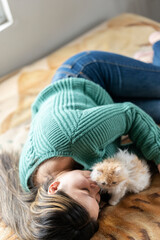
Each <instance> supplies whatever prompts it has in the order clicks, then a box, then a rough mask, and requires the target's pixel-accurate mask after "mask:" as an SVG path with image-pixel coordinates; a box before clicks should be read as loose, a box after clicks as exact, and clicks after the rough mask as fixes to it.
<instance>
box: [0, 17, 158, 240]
mask: <svg viewBox="0 0 160 240" xmlns="http://www.w3.org/2000/svg"><path fill="white" fill-rule="evenodd" d="M155 30H160V24H159V23H157V22H155V21H152V20H150V19H147V18H144V17H141V16H137V15H134V14H123V15H121V16H118V17H116V18H114V19H111V20H110V21H106V22H104V23H102V24H101V25H100V26H98V27H96V28H95V29H93V30H91V31H90V32H88V33H87V34H85V35H83V36H81V37H80V38H78V39H76V40H75V41H73V42H71V43H69V44H67V45H66V46H64V47H62V48H60V49H59V50H57V51H55V52H53V53H52V54H51V55H49V56H47V57H45V58H43V59H40V60H39V61H37V62H35V63H33V64H31V65H30V66H26V67H24V68H22V69H20V70H19V71H17V72H16V73H13V74H11V75H10V76H5V77H3V78H2V79H0V80H2V81H0V93H1V94H0V114H1V118H0V148H1V149H2V148H3V149H7V150H8V149H12V150H18V151H20V150H21V147H22V146H23V143H24V141H25V139H26V136H27V133H28V123H29V122H30V116H31V112H30V106H31V104H32V102H33V101H34V99H35V97H36V96H37V94H38V93H39V91H41V90H42V89H43V88H44V87H45V86H46V85H47V84H49V83H50V81H51V78H52V76H53V74H54V72H55V71H56V69H57V67H58V66H59V65H60V64H61V63H62V62H63V61H64V60H66V59H67V58H68V57H70V56H71V55H73V54H75V53H78V52H80V51H84V50H93V49H94V50H102V51H110V52H115V53H119V54H123V55H126V56H130V57H132V56H133V55H134V53H135V52H136V51H137V50H139V49H140V48H142V49H144V50H145V49H149V48H151V46H150V44H149V42H148V36H149V35H150V34H151V33H152V32H154V31H155ZM8 89H10V90H9V93H8V91H7V90H8ZM159 206H160V175H154V176H153V181H152V185H151V187H150V188H149V189H148V190H146V191H144V192H142V193H140V194H130V195H128V196H126V197H125V198H124V199H123V200H122V201H121V202H120V203H119V204H118V205H117V206H108V205H105V206H104V207H103V209H102V211H101V213H100V218H99V224H100V228H99V231H98V232H97V233H96V234H95V236H94V237H93V238H92V239H93V240H104V239H108V240H159V239H160V208H159ZM16 239H18V238H17V236H16V235H15V233H14V232H13V231H12V230H11V229H10V228H9V227H7V226H6V225H5V224H4V223H3V221H0V240H16Z"/></svg>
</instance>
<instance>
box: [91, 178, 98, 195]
mask: <svg viewBox="0 0 160 240" xmlns="http://www.w3.org/2000/svg"><path fill="white" fill-rule="evenodd" d="M90 188H91V193H92V194H95V195H96V194H97V193H98V192H99V191H100V187H99V186H98V185H97V183H96V182H93V181H91V183H90Z"/></svg>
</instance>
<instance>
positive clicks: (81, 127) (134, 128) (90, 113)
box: [72, 102, 160, 164]
mask: <svg viewBox="0 0 160 240" xmlns="http://www.w3.org/2000/svg"><path fill="white" fill-rule="evenodd" d="M126 134H128V135H129V137H130V139H131V140H132V141H133V143H134V144H135V146H136V148H137V149H138V150H140V151H141V152H142V154H143V156H144V157H145V159H146V160H153V161H154V162H155V163H156V164H159V163H160V128H159V127H158V126H157V125H156V123H155V122H154V121H153V119H152V118H151V117H150V116H149V115H148V114H146V113H145V112H144V111H143V110H141V109H140V108H139V107H137V106H136V105H134V104H132V103H129V102H126V103H117V104H109V105H104V106H100V107H94V108H90V109H86V110H84V111H83V114H82V115H81V119H80V120H79V123H78V127H77V129H76V131H75V133H74V136H73V138H72V141H73V142H75V143H76V142H77V143H78V142H79V141H80V142H82V141H83V142H84V144H85V145H86V146H91V147H92V149H95V148H99V149H102V150H103V149H105V148H106V146H107V145H109V144H111V143H112V142H114V141H115V140H116V139H118V138H119V137H120V136H122V135H126Z"/></svg>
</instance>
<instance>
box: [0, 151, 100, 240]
mask: <svg viewBox="0 0 160 240" xmlns="http://www.w3.org/2000/svg"><path fill="white" fill-rule="evenodd" d="M18 159H19V157H18V155H16V154H13V153H12V154H8V153H6V152H4V153H3V154H1V155H0V188H1V189H0V190H1V192H3V194H0V203H1V214H2V217H3V219H4V221H5V222H6V224H7V225H9V226H10V227H11V228H12V229H13V230H14V231H15V232H16V233H17V235H18V236H19V237H20V239H23V240H33V239H35V240H42V239H43V240H45V239H46V240H51V239H52V240H53V239H54V240H71V239H72V240H80V239H83V240H88V239H90V238H91V237H92V235H93V234H94V233H95V232H96V231H97V230H98V223H97V221H95V220H93V219H91V218H90V216H89V213H88V212H87V211H86V209H85V208H84V207H83V206H81V205H80V204H79V203H77V202H76V201H75V200H74V199H72V198H71V197H70V196H68V195H67V194H66V193H64V192H62V191H57V193H56V194H54V195H49V194H48V186H49V183H50V181H49V182H46V183H45V184H44V185H43V186H40V187H39V188H38V189H37V188H33V189H32V190H31V192H30V193H25V192H24V191H23V189H22V188H21V186H20V183H19V176H18Z"/></svg>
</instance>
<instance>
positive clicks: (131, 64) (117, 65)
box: [52, 41, 160, 123]
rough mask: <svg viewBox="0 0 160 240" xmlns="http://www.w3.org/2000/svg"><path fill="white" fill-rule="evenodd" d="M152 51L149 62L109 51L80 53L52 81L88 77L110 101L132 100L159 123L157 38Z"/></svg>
mask: <svg viewBox="0 0 160 240" xmlns="http://www.w3.org/2000/svg"><path fill="white" fill-rule="evenodd" d="M153 50H154V58H153V64H149V63H144V62H141V61H137V60H135V59H132V58H129V57H125V56H122V55H118V54H114V53H110V52H103V51H85V52H81V53H78V54H76V55H75V56H73V57H71V58H69V59H68V60H67V61H65V62H64V63H63V64H62V65H61V66H60V67H59V68H58V70H57V71H56V73H55V75H54V77H53V79H52V83H54V82H56V81H58V80H60V79H62V78H66V77H78V78H85V79H88V80H90V81H93V82H95V83H97V84H99V85H100V86H101V87H103V88H104V89H105V90H106V91H107V92H108V93H109V94H110V95H111V97H112V99H113V100H114V102H124V101H127V102H128V101H129V102H132V103H134V104H136V105H137V106H139V107H140V108H142V109H143V110H144V111H145V112H147V113H148V114H149V115H150V116H151V117H152V118H153V119H154V120H155V121H156V123H160V41H158V42H157V43H155V44H154V45H153Z"/></svg>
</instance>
